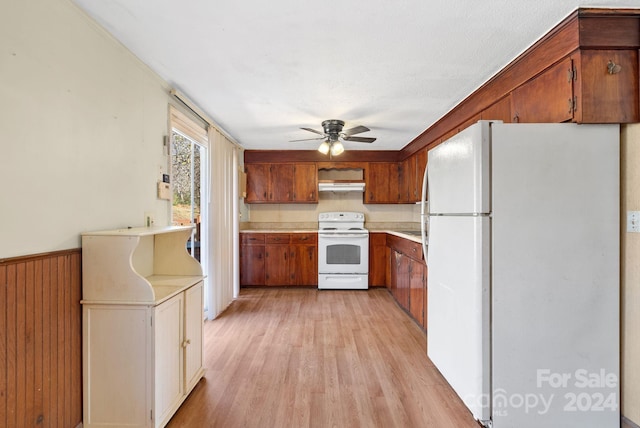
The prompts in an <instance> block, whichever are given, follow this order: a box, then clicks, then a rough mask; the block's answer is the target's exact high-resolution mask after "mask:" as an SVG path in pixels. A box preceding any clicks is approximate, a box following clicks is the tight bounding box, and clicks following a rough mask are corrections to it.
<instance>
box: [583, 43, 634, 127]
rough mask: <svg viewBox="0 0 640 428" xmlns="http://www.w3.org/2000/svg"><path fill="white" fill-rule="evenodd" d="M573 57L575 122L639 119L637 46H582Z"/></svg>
mask: <svg viewBox="0 0 640 428" xmlns="http://www.w3.org/2000/svg"><path fill="white" fill-rule="evenodd" d="M575 59H576V60H575V67H576V80H575V83H574V85H575V89H574V96H575V98H576V105H575V112H574V120H575V121H576V122H579V123H632V122H638V121H640V114H639V112H638V107H639V103H638V51H637V50H582V51H580V52H578V53H577V54H576V55H575Z"/></svg>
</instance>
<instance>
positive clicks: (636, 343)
mask: <svg viewBox="0 0 640 428" xmlns="http://www.w3.org/2000/svg"><path fill="white" fill-rule="evenodd" d="M621 157H622V163H621V171H622V195H621V196H622V210H621V215H622V240H621V245H622V265H621V273H622V308H621V314H622V413H623V415H624V416H626V417H627V418H628V419H630V420H631V421H633V422H634V423H636V424H638V425H640V233H628V232H627V231H626V230H627V229H626V223H627V211H640V124H634V125H627V126H623V127H622V150H621Z"/></svg>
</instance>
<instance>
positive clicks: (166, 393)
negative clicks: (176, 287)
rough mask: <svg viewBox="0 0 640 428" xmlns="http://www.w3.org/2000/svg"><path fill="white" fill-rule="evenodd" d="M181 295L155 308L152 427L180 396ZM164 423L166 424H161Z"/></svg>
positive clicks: (181, 371) (182, 383) (181, 375)
mask: <svg viewBox="0 0 640 428" xmlns="http://www.w3.org/2000/svg"><path fill="white" fill-rule="evenodd" d="M183 308H184V294H183V293H181V294H178V295H177V296H175V297H173V298H171V299H169V300H167V301H166V302H164V303H162V304H160V305H158V306H157V307H156V308H155V315H154V318H155V319H154V322H153V323H154V338H155V341H154V342H155V347H154V348H155V370H154V373H155V406H154V407H155V411H154V420H155V422H156V423H155V425H156V426H158V425H160V424H162V422H163V421H165V419H166V418H167V417H169V416H170V415H171V414H172V413H173V410H174V409H175V407H176V406H177V405H178V403H179V402H180V399H181V398H182V395H183V390H184V389H183V385H184V382H183V370H182V367H183V348H182V337H183V328H184V326H183V319H184V313H183ZM165 422H166V421H165Z"/></svg>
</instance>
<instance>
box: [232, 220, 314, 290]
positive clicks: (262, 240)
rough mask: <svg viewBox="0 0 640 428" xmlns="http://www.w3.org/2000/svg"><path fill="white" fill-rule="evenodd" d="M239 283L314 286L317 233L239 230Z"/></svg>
mask: <svg viewBox="0 0 640 428" xmlns="http://www.w3.org/2000/svg"><path fill="white" fill-rule="evenodd" d="M240 285H241V286H264V285H266V286H287V285H295V286H317V285H318V234H317V233H315V232H313V233H241V238H240Z"/></svg>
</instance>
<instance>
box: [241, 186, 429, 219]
mask: <svg viewBox="0 0 640 428" xmlns="http://www.w3.org/2000/svg"><path fill="white" fill-rule="evenodd" d="M327 211H357V212H363V213H364V214H365V220H366V222H367V223H369V224H371V223H376V224H380V223H385V224H395V223H418V222H419V221H420V206H419V205H415V204H398V205H387V204H380V205H377V204H364V203H363V202H362V193H357V192H346V193H333V192H321V193H320V195H319V202H318V204H251V205H249V209H248V221H250V222H251V223H282V224H283V225H285V224H287V223H289V222H296V223H305V224H306V223H317V221H318V214H319V213H321V212H327ZM316 226H317V224H316Z"/></svg>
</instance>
